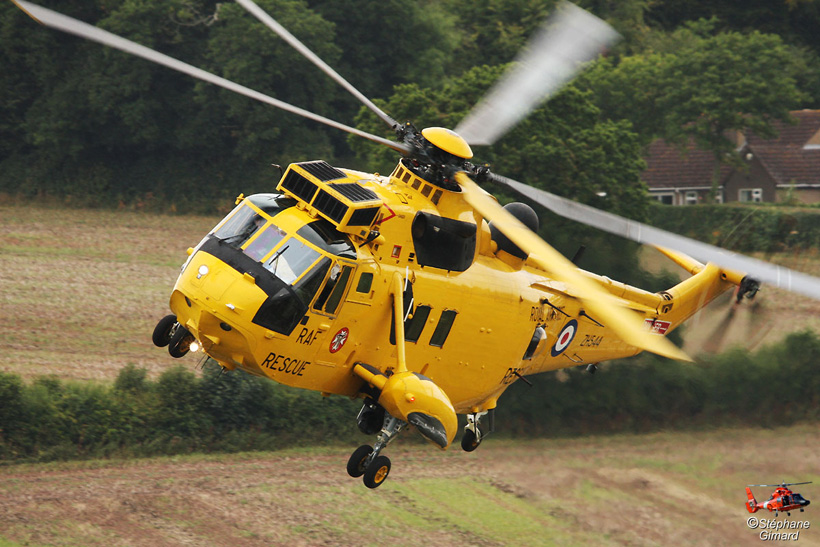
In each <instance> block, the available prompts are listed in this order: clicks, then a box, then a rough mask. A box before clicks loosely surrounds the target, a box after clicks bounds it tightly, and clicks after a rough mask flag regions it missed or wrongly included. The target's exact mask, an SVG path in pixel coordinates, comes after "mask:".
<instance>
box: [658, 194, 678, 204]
mask: <svg viewBox="0 0 820 547" xmlns="http://www.w3.org/2000/svg"><path fill="white" fill-rule="evenodd" d="M652 197H654V198H655V199H656V200H658V201H660V202H661V203H663V204H664V205H674V204H675V194H654V195H653V196H652Z"/></svg>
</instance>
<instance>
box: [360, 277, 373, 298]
mask: <svg viewBox="0 0 820 547" xmlns="http://www.w3.org/2000/svg"><path fill="white" fill-rule="evenodd" d="M372 286H373V274H372V273H370V272H364V273H363V274H362V275H361V276H359V283H358V284H357V285H356V292H360V293H364V294H367V293H369V292H370V287H372Z"/></svg>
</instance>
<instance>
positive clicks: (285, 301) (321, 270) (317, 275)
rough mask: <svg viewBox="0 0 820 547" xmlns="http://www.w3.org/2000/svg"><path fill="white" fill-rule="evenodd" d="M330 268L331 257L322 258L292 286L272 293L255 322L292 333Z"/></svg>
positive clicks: (280, 331) (277, 330)
mask: <svg viewBox="0 0 820 547" xmlns="http://www.w3.org/2000/svg"><path fill="white" fill-rule="evenodd" d="M329 268H330V259H329V258H323V259H322V260H320V261H319V263H318V264H317V265H316V267H314V268H313V269H312V270H311V271H309V272H308V273H306V274H305V275H304V276H302V278H301V279H300V280H299V281H297V282H296V284H294V285H293V286H292V287H288V286H285V287H282V288H281V289H280V290H279V291H278V292H277V293H275V294H273V295H271V296H270V297H269V298H268V299H267V300H266V301H265V303H264V304H262V306H261V307H260V308H259V311H258V312H257V313H256V316H255V317H254V318H253V322H254V323H256V324H257V325H261V326H263V327H265V328H268V329H271V330H273V331H275V332H279V333H282V334H290V333H291V332H292V331H293V329H294V328H295V327H296V325H297V324H298V323H299V321H300V320H301V319H302V317H303V316H304V314H305V312H306V311H307V309H308V304H309V303H310V301H311V299H312V298H313V296H314V295H315V294H316V291H318V290H319V285H321V283H322V279H324V277H325V274H326V273H327V270H328V269H329Z"/></svg>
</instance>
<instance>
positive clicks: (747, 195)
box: [737, 188, 763, 203]
mask: <svg viewBox="0 0 820 547" xmlns="http://www.w3.org/2000/svg"><path fill="white" fill-rule="evenodd" d="M737 200H738V201H745V202H747V203H760V202H761V201H763V188H742V189H740V190H738V193H737Z"/></svg>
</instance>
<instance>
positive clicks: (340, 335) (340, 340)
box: [330, 327, 350, 353]
mask: <svg viewBox="0 0 820 547" xmlns="http://www.w3.org/2000/svg"><path fill="white" fill-rule="evenodd" d="M349 334H350V331H349V330H347V327H344V328H342V329H341V330H340V331H339V332H337V333H336V335H335V336H334V337H333V340H331V341H330V353H336V352H337V351H339V350H340V349H342V346H344V345H345V342H347V337H348V335H349Z"/></svg>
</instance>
